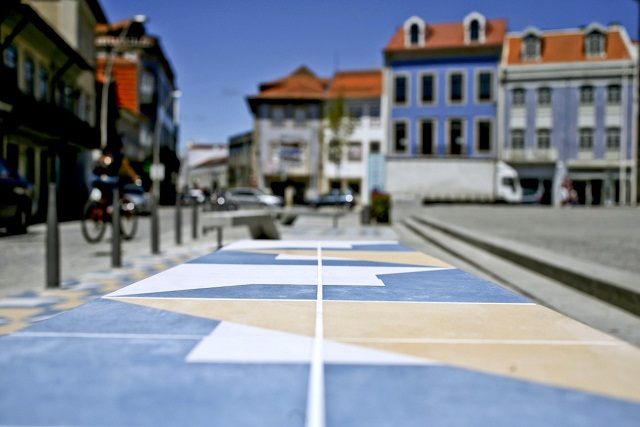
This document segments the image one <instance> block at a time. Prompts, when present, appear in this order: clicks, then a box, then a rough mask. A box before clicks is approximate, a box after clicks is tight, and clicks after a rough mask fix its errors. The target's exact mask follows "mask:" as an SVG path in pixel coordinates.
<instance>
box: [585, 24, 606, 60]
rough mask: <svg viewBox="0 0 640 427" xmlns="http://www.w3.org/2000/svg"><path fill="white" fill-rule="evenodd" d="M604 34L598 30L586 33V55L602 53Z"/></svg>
mask: <svg viewBox="0 0 640 427" xmlns="http://www.w3.org/2000/svg"><path fill="white" fill-rule="evenodd" d="M604 42H605V38H604V34H602V33H601V32H600V31H598V30H594V31H591V32H590V33H588V34H587V37H586V40H585V48H586V54H587V56H600V55H603V54H604Z"/></svg>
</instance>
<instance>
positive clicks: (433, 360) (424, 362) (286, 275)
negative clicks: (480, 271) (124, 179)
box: [0, 231, 640, 426]
mask: <svg viewBox="0 0 640 427" xmlns="http://www.w3.org/2000/svg"><path fill="white" fill-rule="evenodd" d="M298 237H300V238H304V235H299V236H298ZM329 237H331V236H329ZM334 237H336V238H339V239H338V240H330V239H329V240H326V239H325V240H281V241H239V242H235V243H232V244H230V245H227V246H225V247H224V248H223V250H220V251H217V252H213V253H207V254H200V255H201V256H199V257H197V258H195V259H193V260H191V261H188V262H180V261H178V262H176V266H175V267H173V268H170V269H167V270H164V271H162V272H160V273H158V274H155V275H153V276H151V277H148V278H140V279H141V280H139V281H137V282H136V283H134V284H132V285H130V286H127V287H124V288H120V289H118V290H115V291H113V292H112V293H110V294H108V295H105V296H103V297H100V298H94V299H92V300H91V301H89V302H88V303H86V304H84V305H82V306H81V307H78V308H76V309H73V310H69V311H65V312H62V313H61V314H58V315H56V316H54V317H51V318H49V319H47V320H44V321H41V322H38V323H36V324H34V325H33V326H31V327H29V328H26V329H23V330H20V331H18V332H15V333H12V334H9V335H5V336H2V337H0V349H2V351H0V371H1V372H3V375H2V376H0V390H3V391H2V392H0V425H31V426H39V425H74V426H76V425H82V426H91V425H149V426H151V425H153V426H157V425H191V426H195V425H206V426H212V425H214V426H218V425H219V426H228V425H233V426H256V425H260V426H289V425H291V426H303V425H307V426H322V425H327V426H387V425H394V426H396V425H398V426H423V425H432V426H445V425H446V426H487V425H492V426H513V425H519V426H540V425H545V426H601V425H606V424H611V425H619V426H637V425H640V388H638V386H637V384H638V383H639V382H640V381H639V380H640V363H638V361H639V360H640V349H638V348H636V347H634V346H631V345H629V344H627V343H625V342H623V341H620V340H617V339H615V338H613V337H611V336H608V335H606V334H604V333H601V332H598V331H596V330H594V329H591V328H589V327H587V326H585V325H583V324H581V323H579V322H576V321H573V320H571V319H569V318H567V317H565V316H563V315H560V314H558V313H556V312H554V311H552V310H549V309H547V308H545V307H542V306H540V305H537V304H535V303H533V302H531V301H529V300H527V299H526V298H523V297H522V296H520V295H517V294H515V293H513V292H511V291H508V290H506V289H504V288H501V287H499V286H497V285H495V284H493V283H490V282H487V281H484V280H481V279H479V278H477V277H475V276H472V275H470V274H468V273H465V272H463V271H460V270H458V269H456V268H454V267H452V266H450V265H448V264H446V263H444V262H442V261H440V260H438V259H436V258H434V257H432V256H429V255H428V254H423V253H420V252H415V251H413V250H411V249H409V248H407V247H405V246H403V245H400V244H398V243H396V242H394V241H389V240H384V239H373V238H368V239H366V240H357V241H349V240H348V239H346V237H349V236H346V235H339V233H338V232H337V231H336V233H335V236H334ZM185 258H186V257H185ZM129 279H130V278H129ZM114 287H117V286H115V285H114ZM90 292H91V291H89V292H88V294H89V293H90ZM88 294H87V295H88ZM53 297H54V296H52V298H53Z"/></svg>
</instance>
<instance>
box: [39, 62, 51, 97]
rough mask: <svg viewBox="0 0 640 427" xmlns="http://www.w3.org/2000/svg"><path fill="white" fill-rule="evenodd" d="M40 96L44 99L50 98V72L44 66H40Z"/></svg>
mask: <svg viewBox="0 0 640 427" xmlns="http://www.w3.org/2000/svg"><path fill="white" fill-rule="evenodd" d="M38 98H40V99H41V100H43V101H48V100H49V73H47V69H46V68H44V67H40V76H39V80H38Z"/></svg>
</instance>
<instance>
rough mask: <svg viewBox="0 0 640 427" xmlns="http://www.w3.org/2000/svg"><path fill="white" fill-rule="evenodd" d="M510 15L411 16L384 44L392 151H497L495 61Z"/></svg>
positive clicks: (465, 154) (463, 154)
mask: <svg viewBox="0 0 640 427" xmlns="http://www.w3.org/2000/svg"><path fill="white" fill-rule="evenodd" d="M506 29H507V23H506V20H504V19H497V20H487V19H486V18H485V17H484V16H483V15H481V14H480V13H477V12H473V13H471V14H469V15H467V16H466V17H465V18H464V20H463V21H461V22H454V23H428V22H425V21H424V20H423V19H421V18H419V17H417V16H413V17H411V18H409V19H408V20H407V21H405V23H404V25H403V26H402V27H401V28H400V29H398V31H397V32H396V34H395V35H394V36H393V38H392V39H391V41H390V42H389V44H388V45H387V46H386V48H385V50H384V59H385V63H384V78H385V90H384V97H385V98H386V102H385V103H384V104H385V105H386V111H385V113H386V118H387V120H386V123H387V125H388V126H387V141H388V142H389V146H388V154H389V156H391V157H394V156H397V157H435V158H439V157H448V158H456V157H459V158H493V159H495V158H497V154H498V150H497V123H496V117H497V107H496V104H497V98H498V96H497V95H498V65H499V62H500V57H501V52H502V45H503V40H504V36H505V34H506Z"/></svg>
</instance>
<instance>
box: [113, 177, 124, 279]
mask: <svg viewBox="0 0 640 427" xmlns="http://www.w3.org/2000/svg"><path fill="white" fill-rule="evenodd" d="M112 206H113V212H111V267H114V268H117V267H121V266H122V245H121V243H120V190H119V189H118V187H117V186H116V187H115V188H114V189H113V204H112Z"/></svg>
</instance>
